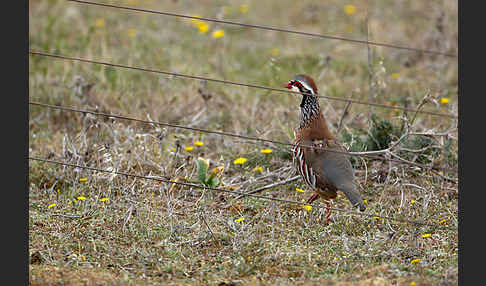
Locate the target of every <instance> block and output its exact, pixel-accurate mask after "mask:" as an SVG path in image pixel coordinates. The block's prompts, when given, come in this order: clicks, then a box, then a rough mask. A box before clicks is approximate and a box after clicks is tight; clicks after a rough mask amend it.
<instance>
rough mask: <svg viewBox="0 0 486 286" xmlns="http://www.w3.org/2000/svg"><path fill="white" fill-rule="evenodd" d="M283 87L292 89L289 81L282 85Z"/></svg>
mask: <svg viewBox="0 0 486 286" xmlns="http://www.w3.org/2000/svg"><path fill="white" fill-rule="evenodd" d="M284 87H286V88H288V89H292V84H291V83H290V82H289V83H287V84H286V85H284Z"/></svg>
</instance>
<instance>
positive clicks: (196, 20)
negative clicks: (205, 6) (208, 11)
mask: <svg viewBox="0 0 486 286" xmlns="http://www.w3.org/2000/svg"><path fill="white" fill-rule="evenodd" d="M191 16H192V17H198V18H201V16H200V15H191ZM190 21H191V23H192V25H194V27H197V26H199V23H201V22H202V21H201V20H199V19H191V20H190Z"/></svg>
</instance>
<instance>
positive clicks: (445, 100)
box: [440, 97, 450, 104]
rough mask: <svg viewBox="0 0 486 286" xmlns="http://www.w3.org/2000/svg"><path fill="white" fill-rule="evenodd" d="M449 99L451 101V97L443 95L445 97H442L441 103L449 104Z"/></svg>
mask: <svg viewBox="0 0 486 286" xmlns="http://www.w3.org/2000/svg"><path fill="white" fill-rule="evenodd" d="M449 101H450V99H449V98H447V97H443V98H441V99H440V103H442V104H448V103H449Z"/></svg>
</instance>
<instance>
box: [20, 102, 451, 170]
mask: <svg viewBox="0 0 486 286" xmlns="http://www.w3.org/2000/svg"><path fill="white" fill-rule="evenodd" d="M29 104H30V105H35V106H40V107H46V108H51V109H58V110H63V111H69V112H77V113H89V114H92V115H96V116H103V117H108V118H117V119H123V120H128V121H135V122H140V123H144V124H149V125H160V126H166V127H172V128H178V129H185V130H191V131H198V132H203V133H209V134H216V135H221V136H228V137H235V138H240V139H246V140H251V141H259V142H265V143H273V144H279V145H284V146H290V147H293V146H294V144H292V143H288V142H281V141H276V140H271V139H264V138H259V137H253V136H247V135H240V134H234V133H229V132H223V131H216V130H208V129H203V128H197V127H190V126H183V125H177V124H172V123H167V122H157V121H149V120H143V119H138V118H133V117H128V116H123V115H116V114H107V113H103V112H98V111H90V110H86V109H84V110H82V109H77V108H73V107H67V106H59V105H51V104H46V103H40V102H35V101H29ZM249 143H252V144H254V142H249ZM300 146H302V147H305V148H310V149H319V150H325V151H327V152H333V153H340V154H343V155H347V156H357V157H365V158H369V159H373V160H381V161H389V162H395V163H399V164H405V165H410V166H415V167H420V168H423V169H432V170H442V171H447V172H455V173H457V170H456V169H451V168H445V167H438V166H427V165H424V164H419V163H415V162H411V161H404V160H399V159H393V158H383V157H378V156H373V155H370V154H362V152H357V153H353V152H342V151H337V150H330V149H326V148H321V147H315V146H308V145H305V144H302V145H300Z"/></svg>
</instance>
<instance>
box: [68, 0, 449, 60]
mask: <svg viewBox="0 0 486 286" xmlns="http://www.w3.org/2000/svg"><path fill="white" fill-rule="evenodd" d="M68 1H70V2H76V3H80V4H89V5H96V6H102V7H109V8H117V9H123V10H129V11H134V12H143V13H151V14H157V15H165V16H172V17H179V18H186V19H196V20H202V21H208V22H214V23H220V24H226V25H236V26H241V27H247V28H255V29H261V30H269V31H277V32H284V33H290V34H298V35H303V36H310V37H317V38H324V39H331V40H340V41H346V42H351V43H357V44H367V45H373V46H381V47H387V48H394V49H401V50H408V51H413V52H418V53H423V54H435V55H441V56H446V57H452V58H457V55H456V54H454V53H446V52H439V51H433V50H425V49H418V48H413V47H406V46H401V45H395V44H388V43H379V42H372V41H367V40H358V39H351V38H345V37H339V36H332V35H324V34H317V33H309V32H302V31H296V30H290V29H284V28H279V27H271V26H264V25H256V24H247V23H240V22H234V21H228V20H219V19H214V18H206V17H196V16H189V15H183V14H178V13H171V12H165V11H156V10H150V9H142V8H135V7H128V6H120V5H114V4H106V3H98V2H92V1H81V0H68Z"/></svg>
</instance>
